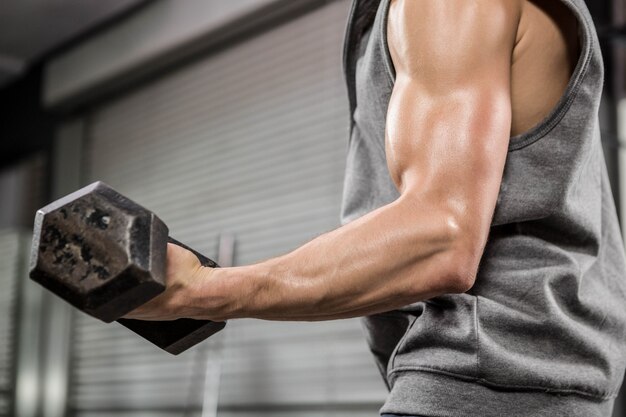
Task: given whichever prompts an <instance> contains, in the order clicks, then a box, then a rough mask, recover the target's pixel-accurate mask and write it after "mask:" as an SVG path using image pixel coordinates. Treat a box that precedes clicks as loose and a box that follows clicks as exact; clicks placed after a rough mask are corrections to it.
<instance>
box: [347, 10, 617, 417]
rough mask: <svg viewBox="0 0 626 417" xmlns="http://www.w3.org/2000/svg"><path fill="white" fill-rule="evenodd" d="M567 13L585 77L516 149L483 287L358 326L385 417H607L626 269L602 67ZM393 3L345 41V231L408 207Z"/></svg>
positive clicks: (577, 74) (586, 27)
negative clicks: (389, 152) (385, 392)
mask: <svg viewBox="0 0 626 417" xmlns="http://www.w3.org/2000/svg"><path fill="white" fill-rule="evenodd" d="M559 1H562V2H563V3H564V4H565V5H567V6H568V8H569V9H570V10H571V11H572V13H573V14H574V15H575V16H576V18H577V19H578V23H579V38H580V43H581V52H580V57H579V59H578V64H577V65H576V67H575V70H574V73H573V75H572V77H571V79H570V81H569V84H568V86H567V88H566V91H565V92H564V94H563V96H562V98H561V99H560V101H559V102H558V104H557V105H556V106H555V107H554V109H553V110H552V111H551V113H550V114H549V115H548V116H547V117H546V118H545V119H544V120H543V121H542V122H540V123H539V124H538V125H536V126H535V127H533V128H532V129H530V130H529V131H527V132H525V133H523V134H520V135H517V136H514V137H511V138H510V144H509V150H508V155H507V159H506V165H505V170H504V176H503V179H502V185H501V189H500V194H499V197H498V201H497V205H496V209H495V214H494V217H493V222H492V226H491V231H490V235H489V239H488V242H487V245H486V248H485V251H484V254H483V257H482V260H481V264H480V267H479V271H478V275H477V278H476V283H475V285H474V287H473V288H472V289H471V290H470V291H468V292H467V293H464V294H448V295H442V296H440V297H435V298H432V299H429V300H425V301H422V302H418V303H415V304H412V305H410V306H407V307H405V308H403V309H400V310H397V311H391V312H388V313H383V314H377V315H373V316H369V317H366V318H363V324H364V329H365V333H366V337H367V341H368V343H369V346H370V349H371V351H372V353H373V354H374V357H375V359H376V363H377V365H378V367H379V368H380V371H381V373H382V375H383V378H384V379H385V382H386V383H387V386H388V387H389V389H390V395H389V397H388V400H387V402H386V403H385V405H384V407H383V409H382V412H386V413H396V414H411V415H423V416H457V415H458V416H482V417H490V416H493V417H501V416H503V415H506V416H544V415H545V416H551V417H553V416H568V417H572V416H580V417H593V416H610V410H611V408H612V406H613V399H614V397H615V396H616V394H617V393H618V390H619V387H620V385H621V382H622V379H623V375H624V368H625V366H626V261H625V256H624V249H623V242H622V238H621V235H620V229H619V226H618V221H617V216H616V210H615V205H614V202H613V197H612V194H611V189H610V186H609V181H608V176H607V170H606V165H605V162H604V155H603V151H602V145H601V138H600V130H599V122H598V107H599V103H600V96H601V91H602V84H603V64H602V57H601V52H600V47H599V44H598V39H597V36H596V33H595V29H594V26H593V23H592V20H591V17H590V15H589V12H588V10H587V7H586V6H585V3H584V0H559ZM389 2H390V0H353V4H352V10H351V14H350V18H349V20H348V26H347V29H346V34H345V43H344V72H345V76H346V81H347V86H348V95H349V102H350V115H351V118H350V136H349V145H348V155H347V168H346V175H345V186H344V195H343V203H342V213H341V216H342V223H344V224H345V223H348V222H350V221H351V220H354V219H356V218H358V217H360V216H362V215H363V214H365V213H368V212H370V211H371V210H374V209H376V208H378V207H380V206H383V205H386V204H388V203H390V202H392V201H393V200H395V199H396V198H397V197H398V196H399V194H398V191H397V189H396V188H395V186H394V184H393V182H392V180H391V178H390V175H389V172H388V170H387V163H386V159H385V144H384V138H385V116H386V111H387V105H388V103H389V98H390V96H391V92H392V89H393V85H394V78H395V73H394V68H393V63H392V61H391V59H390V56H389V51H388V47H387V39H386V21H387V14H388V9H389ZM381 279H384V277H381ZM529 407H530V408H529Z"/></svg>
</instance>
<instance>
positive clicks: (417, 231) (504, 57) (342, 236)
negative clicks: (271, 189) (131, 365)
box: [128, 0, 577, 321]
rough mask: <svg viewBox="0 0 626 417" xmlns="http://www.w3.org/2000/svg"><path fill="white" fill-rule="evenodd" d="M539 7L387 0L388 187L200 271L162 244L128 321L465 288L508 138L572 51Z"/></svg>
mask: <svg viewBox="0 0 626 417" xmlns="http://www.w3.org/2000/svg"><path fill="white" fill-rule="evenodd" d="M552 3H554V2H552ZM545 4H548V2H547V1H546V2H545ZM545 4H542V3H541V2H530V1H522V0H476V1H468V0H446V1H440V0H393V2H392V4H391V8H390V13H389V18H388V45H389V49H390V53H391V57H392V60H393V64H394V67H395V70H396V81H395V84H394V88H393V93H392V96H391V100H390V103H389V107H388V113H387V118H386V137H385V150H386V157H387V165H388V168H389V172H390V174H391V177H392V179H393V181H394V183H395V185H396V186H397V188H398V190H399V192H400V197H399V198H398V199H397V200H396V201H394V202H393V203H391V204H389V205H386V206H383V207H381V208H379V209H377V210H374V211H372V212H370V213H368V214H367V215H365V216H363V217H361V218H359V219H357V220H354V221H353V222H351V223H349V224H347V225H344V226H342V227H339V228H337V229H335V230H333V231H331V232H329V233H326V234H323V235H321V236H319V237H317V238H315V239H313V240H312V241H310V242H308V243H307V244H305V245H303V246H301V247H300V248H298V249H296V250H294V251H293V252H290V253H287V254H285V255H283V256H279V257H276V258H272V259H269V260H266V261H263V262H260V263H257V264H254V265H248V266H241V267H233V268H220V269H210V268H203V267H201V266H200V264H199V263H198V260H197V259H196V257H195V256H194V255H193V254H191V253H190V252H188V251H186V250H184V249H182V248H179V247H177V246H174V245H169V246H168V253H167V265H168V268H167V290H166V291H165V292H164V293H163V294H162V295H160V296H158V297H156V298H155V299H153V300H151V301H150V302H148V303H146V304H145V305H143V306H141V307H140V308H138V309H137V310H135V311H133V312H132V313H131V314H129V315H128V317H130V318H137V319H143V320H173V319H177V318H181V317H188V318H195V319H210V320H215V321H222V320H227V319H231V318H242V317H249V318H260V319H269V320H307V321H315V320H331V319H340V318H349V317H356V316H363V315H368V314H373V313H378V312H383V311H389V310H392V309H396V308H399V307H402V306H404V305H407V304H410V303H414V302H416V301H420V300H425V299H428V298H432V297H435V296H438V295H442V294H446V293H460V292H465V291H468V290H469V289H470V288H471V287H472V285H473V283H474V281H475V278H476V272H477V270H478V265H479V262H480V258H481V256H482V253H483V250H484V246H485V243H486V241H487V237H488V234H489V228H490V224H491V219H492V216H493V212H494V208H495V204H496V201H497V197H498V193H499V189H500V183H501V180H502V174H503V170H504V164H505V160H506V156H507V148H508V142H509V137H510V136H511V135H515V134H518V133H520V132H523V131H525V130H527V129H528V128H530V127H532V126H534V125H535V124H536V123H538V122H540V121H541V119H542V118H543V117H545V115H546V114H547V113H548V112H549V111H550V110H551V109H552V107H553V106H554V104H556V102H557V101H558V99H559V98H560V96H561V94H562V93H563V90H564V88H565V86H566V84H567V81H568V80H569V77H570V75H571V71H572V69H573V66H574V64H575V60H576V57H577V38H576V26H575V21H573V20H571V19H569V18H568V15H567V13H564V10H559V7H555V6H546V5H545ZM559 16H561V17H559ZM572 39H573V40H572ZM555 51H556V52H555Z"/></svg>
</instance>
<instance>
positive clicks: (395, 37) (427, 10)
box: [387, 0, 525, 71]
mask: <svg viewBox="0 0 626 417" xmlns="http://www.w3.org/2000/svg"><path fill="white" fill-rule="evenodd" d="M524 1H525V0H445V1H442V0H391V4H390V8H389V15H388V17H387V38H388V44H389V49H390V53H391V55H392V58H393V59H394V64H395V65H396V66H400V67H401V68H400V71H402V70H403V69H406V70H410V67H411V66H412V65H415V64H420V63H424V62H426V61H429V60H432V59H433V58H436V59H438V60H440V62H439V64H441V65H446V64H450V65H453V64H455V65H456V66H458V65H459V64H463V63H465V64H468V65H469V64H471V63H472V62H474V61H476V60H478V59H483V58H486V57H487V56H489V55H492V54H494V53H497V54H506V53H510V52H511V51H512V50H513V47H514V45H515V40H516V36H517V30H518V26H519V22H520V18H521V12H522V8H523V2H524ZM424 56H427V57H428V60H425V59H424ZM448 60H451V62H447V61H448ZM396 61H398V62H396ZM405 66H406V67H407V68H402V67H405ZM396 69H398V68H396Z"/></svg>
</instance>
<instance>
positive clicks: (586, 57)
mask: <svg viewBox="0 0 626 417" xmlns="http://www.w3.org/2000/svg"><path fill="white" fill-rule="evenodd" d="M383 1H384V2H385V4H384V9H383V16H382V19H380V20H381V24H380V29H381V32H382V33H381V36H380V39H381V43H382V48H383V51H384V54H383V55H384V59H383V60H384V64H385V68H386V70H387V75H388V76H389V79H390V80H391V83H392V85H393V83H395V78H396V74H395V69H394V66H393V61H392V59H391V54H390V52H389V45H388V44H387V18H388V15H389V7H390V4H391V0H383ZM561 1H562V2H563V3H564V4H565V5H566V6H567V7H568V8H569V9H570V11H571V12H572V13H573V14H574V17H576V20H577V21H578V25H579V30H578V37H579V42H580V44H581V51H580V54H579V56H578V61H577V63H576V67H575V68H574V72H573V73H572V76H571V77H570V79H569V81H568V84H567V87H566V88H565V91H564V92H563V94H562V95H561V98H560V99H559V101H558V102H557V103H556V104H555V106H554V107H553V108H552V110H550V112H549V113H548V114H547V115H546V117H545V118H544V119H543V120H542V121H540V122H539V123H537V124H536V125H535V126H533V127H531V128H530V129H529V130H527V131H525V132H523V133H520V134H519V135H515V136H511V137H510V138H509V148H508V151H509V152H512V151H515V150H518V149H521V148H524V147H526V146H528V145H530V144H532V143H534V142H536V141H538V140H539V139H541V138H542V137H544V136H545V135H547V134H548V132H550V131H551V130H552V129H553V128H554V127H555V126H556V125H557V124H558V123H559V121H560V120H561V119H562V118H563V116H565V113H567V110H568V109H569V108H570V106H571V104H572V102H573V101H574V99H575V98H576V93H577V92H578V89H579V87H580V85H581V83H582V80H583V78H584V75H585V73H586V72H587V68H588V67H589V61H590V60H591V52H592V51H591V49H592V39H591V34H590V33H589V31H590V29H589V28H590V25H591V23H590V22H588V21H587V17H586V16H585V15H584V14H583V13H582V12H581V11H580V10H579V9H578V6H577V5H576V4H574V2H573V1H572V0H561Z"/></svg>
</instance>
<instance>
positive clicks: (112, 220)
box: [30, 182, 226, 354]
mask: <svg viewBox="0 0 626 417" xmlns="http://www.w3.org/2000/svg"><path fill="white" fill-rule="evenodd" d="M168 242H171V243H174V244H176V245H179V246H182V247H184V248H186V249H189V250H191V251H192V252H193V253H194V254H195V255H196V256H197V257H198V259H199V260H200V262H201V263H202V264H203V265H204V266H208V267H213V268H215V267H217V264H216V263H215V262H213V261H212V260H210V259H208V258H206V257H205V256H203V255H201V254H199V253H198V252H196V251H194V250H192V249H190V248H188V247H187V246H185V245H183V244H182V243H180V242H178V241H176V240H174V239H172V238H170V237H168V228H167V226H166V225H165V223H163V222H162V221H161V219H159V218H158V217H157V216H156V215H155V214H154V213H152V212H151V211H149V210H147V209H145V208H143V207H141V206H140V205H138V204H137V203H135V202H133V201H131V200H129V199H128V198H126V197H124V196H123V195H121V194H120V193H118V192H117V191H115V190H113V189H112V188H111V187H109V186H108V185H106V184H104V183H102V182H95V183H93V184H91V185H88V186H87V187H85V188H82V189H80V190H78V191H76V192H74V193H72V194H69V195H67V196H65V197H63V198H61V199H59V200H57V201H55V202H53V203H51V204H49V205H47V206H45V207H43V208H42V209H40V210H38V211H37V214H36V217H35V230H34V233H33V245H32V249H31V257H30V277H31V278H32V279H33V280H34V281H37V282H38V283H40V284H41V285H43V286H44V287H46V288H47V289H49V290H50V291H52V292H54V293H55V294H57V295H58V296H60V297H61V298H63V299H64V300H66V301H68V302H69V303H70V304H72V305H73V306H75V307H77V308H78V309H80V310H82V311H84V312H85V313H88V314H90V315H92V316H93V317H96V318H98V319H100V320H102V321H104V322H107V323H109V322H112V321H114V320H117V321H118V322H119V323H120V324H122V325H124V326H126V327H127V328H129V329H130V330H132V331H134V332H135V333H137V334H139V335H140V336H142V337H144V338H145V339H147V340H149V341H150V342H152V343H154V344H155V345H157V346H159V347H160V348H162V349H164V350H166V351H167V352H170V353H172V354H178V353H181V352H183V351H184V350H186V349H188V348H190V347H192V346H194V345H195V344H197V343H199V342H201V341H202V340H204V339H206V338H207V337H209V336H211V335H212V334H214V333H216V332H218V331H220V330H221V329H223V328H224V326H225V325H226V323H224V322H212V321H207V320H191V319H179V320H174V321H160V322H156V321H141V320H131V319H122V318H121V317H123V316H124V315H125V314H127V313H128V312H130V311H132V310H134V309H135V308H137V307H139V306H140V305H142V304H144V303H146V302H147V301H148V300H150V299H152V298H153V297H155V296H157V295H158V294H159V293H161V292H163V291H164V290H165V257H166V251H167V243H168Z"/></svg>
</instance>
